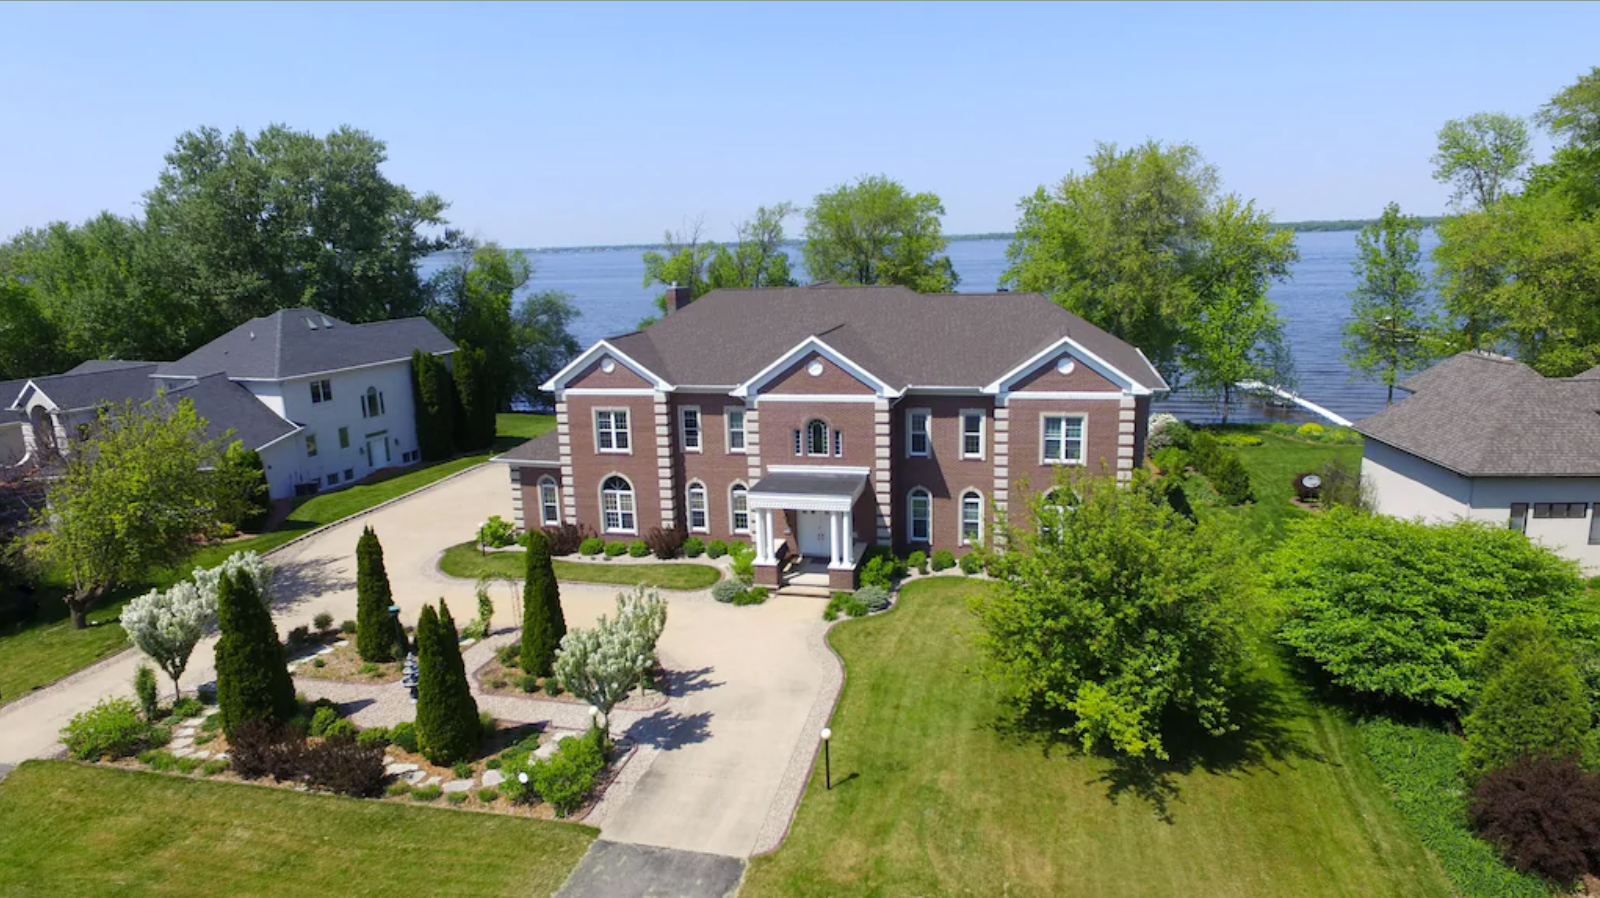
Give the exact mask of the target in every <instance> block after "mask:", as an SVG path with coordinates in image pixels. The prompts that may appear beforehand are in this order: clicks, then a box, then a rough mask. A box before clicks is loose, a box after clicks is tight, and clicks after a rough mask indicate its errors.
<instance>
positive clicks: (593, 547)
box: [578, 536, 606, 555]
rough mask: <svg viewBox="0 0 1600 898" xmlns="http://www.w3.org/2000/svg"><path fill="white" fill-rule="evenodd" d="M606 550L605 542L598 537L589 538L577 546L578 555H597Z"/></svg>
mask: <svg viewBox="0 0 1600 898" xmlns="http://www.w3.org/2000/svg"><path fill="white" fill-rule="evenodd" d="M605 550H606V541H605V540H603V539H601V538H600V537H598V536H591V537H589V538H588V539H586V540H584V541H583V542H581V543H579V544H578V554H579V555H599V554H600V553H601V552H604V551H605Z"/></svg>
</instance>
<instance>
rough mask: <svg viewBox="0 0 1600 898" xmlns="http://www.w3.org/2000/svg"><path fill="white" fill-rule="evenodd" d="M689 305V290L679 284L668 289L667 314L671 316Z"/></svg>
mask: <svg viewBox="0 0 1600 898" xmlns="http://www.w3.org/2000/svg"><path fill="white" fill-rule="evenodd" d="M688 304H689V288H688V287H680V286H678V285H677V284H673V285H672V286H670V287H668V288H667V314H668V315H671V314H672V313H673V312H676V311H678V310H679V309H681V308H683V307H684V306H686V305H688Z"/></svg>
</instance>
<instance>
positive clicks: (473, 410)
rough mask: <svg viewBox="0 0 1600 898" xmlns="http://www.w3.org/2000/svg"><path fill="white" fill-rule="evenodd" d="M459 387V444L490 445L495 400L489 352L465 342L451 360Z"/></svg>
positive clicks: (469, 447)
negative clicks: (490, 375) (490, 373)
mask: <svg viewBox="0 0 1600 898" xmlns="http://www.w3.org/2000/svg"><path fill="white" fill-rule="evenodd" d="M450 369H451V372H452V373H453V375H454V379H455V390H456V418H457V421H456V448H457V449H461V450H473V449H487V448H489V446H490V445H491V444H493V443H494V432H495V411H496V409H495V401H494V396H493V390H492V389H490V388H491V387H492V384H491V382H490V378H489V354H488V353H486V352H484V351H483V350H482V349H473V348H470V347H466V346H463V347H461V349H460V350H458V351H457V352H456V353H455V355H454V356H453V357H452V358H451V360H450Z"/></svg>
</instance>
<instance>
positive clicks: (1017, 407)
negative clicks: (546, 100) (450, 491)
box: [501, 284, 1167, 589]
mask: <svg viewBox="0 0 1600 898" xmlns="http://www.w3.org/2000/svg"><path fill="white" fill-rule="evenodd" d="M545 389H548V390H551V391H553V392H554V394H555V397H556V430H555V431H554V432H553V433H550V434H546V435H545V436H543V437H540V438H538V439H536V440H533V441H530V442H529V443H526V444H524V445H523V446H520V447H518V448H517V449H515V450H512V451H511V452H509V453H507V454H506V455H504V456H502V457H501V461H504V462H505V463H507V464H508V465H509V466H510V471H511V484H512V490H513V494H514V496H515V501H516V508H517V516H518V521H517V523H518V524H519V525H520V526H523V527H530V528H531V527H541V526H550V525H555V524H562V523H576V524H578V525H580V526H583V527H586V528H592V529H593V530H595V531H596V532H597V533H599V534H600V535H601V536H603V537H605V538H607V539H611V540H620V539H633V538H635V537H636V536H637V535H642V534H643V533H645V532H646V531H647V530H649V529H650V528H651V527H656V526H660V527H676V528H682V529H684V530H686V531H687V532H689V533H690V534H692V535H697V536H701V537H702V538H704V539H706V540H711V539H723V540H729V539H739V540H750V541H752V542H753V543H754V544H755V546H756V552H757V555H756V570H757V578H758V582H761V583H764V584H766V585H773V586H775V585H778V584H779V580H780V577H783V576H787V573H788V572H790V571H794V570H796V569H799V570H802V571H804V570H810V571H813V572H815V573H814V574H813V576H815V574H820V573H821V572H822V570H824V569H825V570H826V585H827V586H828V587H830V588H835V589H838V588H849V587H851V586H853V585H854V580H855V577H854V571H855V569H856V566H857V565H858V564H859V562H860V559H861V556H862V553H863V551H864V550H865V549H866V548H867V547H868V546H871V545H888V546H893V547H894V548H895V550H896V551H898V552H902V553H904V552H909V551H912V550H915V549H923V550H926V551H929V552H931V551H934V550H938V549H949V550H950V551H952V552H954V553H956V554H961V553H963V552H965V551H967V550H969V549H970V548H971V547H973V546H977V545H981V544H983V543H984V541H985V540H986V538H987V537H988V535H989V530H990V527H991V526H992V524H993V521H994V520H995V516H996V514H997V513H999V512H1002V511H1005V510H1006V508H1007V506H1008V504H1011V503H1016V504H1017V505H1019V506H1020V505H1021V504H1023V503H1022V496H1021V493H1020V490H1021V488H1022V484H1024V483H1029V484H1033V485H1034V486H1035V487H1042V488H1048V486H1049V484H1050V483H1051V482H1053V480H1054V479H1055V475H1056V472H1057V470H1058V469H1059V466H1062V465H1077V466H1085V467H1087V468H1088V469H1089V470H1091V471H1096V472H1098V471H1102V470H1103V471H1105V472H1107V473H1110V472H1115V474H1116V476H1117V477H1118V478H1119V479H1123V480H1125V479H1127V478H1128V477H1130V476H1131V473H1132V470H1133V468H1134V467H1135V466H1136V465H1138V464H1140V463H1141V460H1142V459H1143V456H1144V439H1145V432H1146V423H1147V419H1148V416H1149V408H1150V400H1151V398H1152V396H1154V395H1156V394H1158V393H1161V392H1164V391H1165V390H1166V389H1167V384H1166V382H1165V381H1163V380H1162V378H1161V375H1160V374H1159V373H1157V372H1156V370H1155V369H1154V368H1153V367H1152V366H1151V364H1150V362H1149V361H1148V360H1147V359H1146V358H1145V357H1144V354H1143V353H1141V352H1140V351H1139V350H1138V349H1137V348H1135V347H1133V346H1130V345H1128V344H1127V343H1125V342H1123V341H1122V340H1119V339H1117V338H1116V337H1113V336H1111V335H1110V334H1107V333H1106V332H1105V331H1102V330H1100V329H1099V328H1097V327H1094V326H1093V325H1091V324H1089V323H1088V322H1086V321H1084V320H1083V319H1081V318H1079V317H1077V316H1076V315H1073V314H1071V313H1069V312H1067V311H1065V310H1063V309H1062V308H1061V307H1059V306H1057V305H1056V304H1055V303H1053V302H1051V301H1050V300H1049V299H1048V298H1047V297H1045V296H1042V295H1039V294H1034V293H1004V292H1002V293H993V294H938V295H929V294H917V293H913V292H911V291H910V290H907V289H905V288H902V287H841V286H836V285H832V284H819V285H814V286H810V287H790V288H767V289H753V290H713V291H711V292H710V293H707V294H706V295H704V296H702V297H701V298H700V299H698V300H696V301H694V302H693V303H690V302H688V291H687V290H686V289H683V288H675V289H673V290H671V291H669V295H668V314H667V315H666V316H665V317H663V318H662V319H661V320H660V321H657V322H656V323H654V324H652V325H650V326H649V327H647V328H645V329H643V330H640V331H636V332H634V333H630V334H624V335H622V336H620V337H615V338H612V339H609V340H601V341H599V342H598V343H596V344H595V345H594V346H592V347H590V348H589V349H588V351H586V352H584V353H583V354H582V355H580V356H579V357H578V358H576V359H575V360H573V362H572V363H571V364H569V365H567V366H566V367H565V368H563V369H562V370H561V371H560V372H559V373H557V374H556V375H555V376H554V377H552V378H551V379H550V381H549V382H548V383H547V384H545ZM794 562H798V564H795V563H794Z"/></svg>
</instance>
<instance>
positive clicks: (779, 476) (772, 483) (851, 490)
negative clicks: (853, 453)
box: [750, 471, 867, 496]
mask: <svg viewBox="0 0 1600 898" xmlns="http://www.w3.org/2000/svg"><path fill="white" fill-rule="evenodd" d="M866 483H867V475H865V474H847V473H842V472H839V471H780V472H778V473H776V474H768V475H767V476H765V477H763V478H761V479H760V480H758V481H756V485H755V486H753V487H751V488H750V492H752V493H775V494H779V495H784V496H855V495H857V494H859V493H860V492H861V491H862V490H863V489H864V488H865V487H866Z"/></svg>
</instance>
